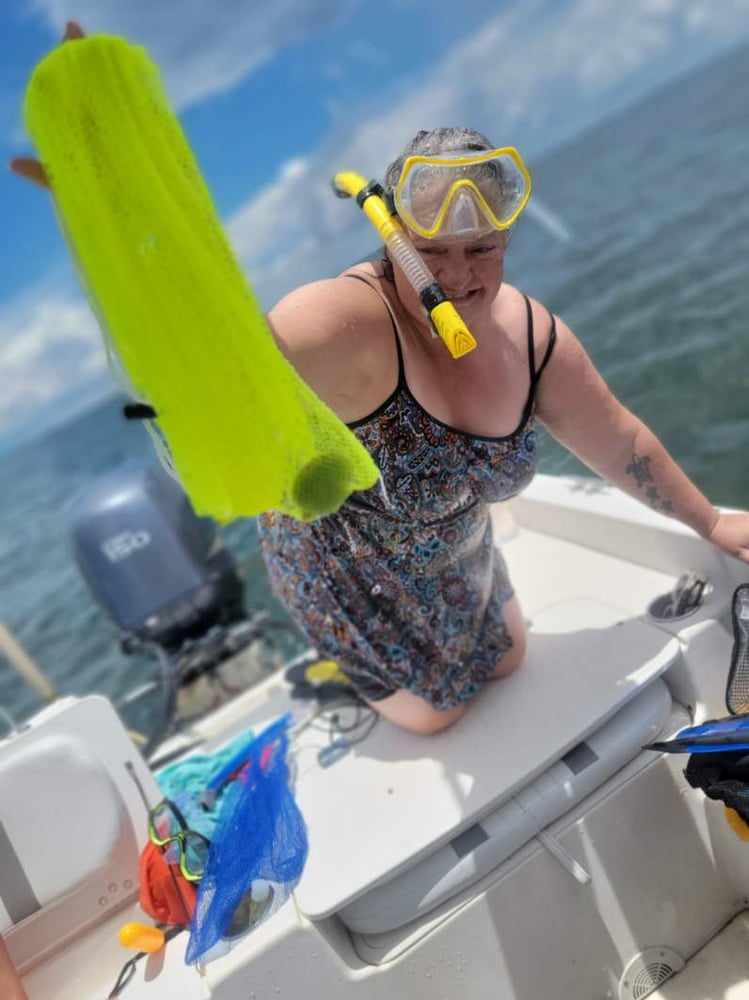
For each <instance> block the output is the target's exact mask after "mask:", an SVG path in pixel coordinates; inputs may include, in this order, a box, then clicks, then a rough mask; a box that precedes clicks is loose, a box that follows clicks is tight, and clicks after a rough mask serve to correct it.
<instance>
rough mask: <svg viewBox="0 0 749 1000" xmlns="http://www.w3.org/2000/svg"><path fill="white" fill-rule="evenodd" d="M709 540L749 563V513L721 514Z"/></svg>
mask: <svg viewBox="0 0 749 1000" xmlns="http://www.w3.org/2000/svg"><path fill="white" fill-rule="evenodd" d="M707 538H708V541H711V542H712V543H713V545H717V546H718V548H719V549H722V550H723V551H724V552H728V554H729V555H732V556H736V558H737V559H741V560H742V561H743V562H745V563H749V513H746V512H744V511H742V512H740V513H738V512H737V513H735V514H720V515H719V516H718V520H717V521H716V522H715V526H714V527H713V529H712V531H711V532H710V534H709V535H708V536H707Z"/></svg>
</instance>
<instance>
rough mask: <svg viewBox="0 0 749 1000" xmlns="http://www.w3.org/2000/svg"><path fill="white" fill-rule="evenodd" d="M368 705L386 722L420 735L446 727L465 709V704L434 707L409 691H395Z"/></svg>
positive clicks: (437, 731)
mask: <svg viewBox="0 0 749 1000" xmlns="http://www.w3.org/2000/svg"><path fill="white" fill-rule="evenodd" d="M370 705H371V706H372V708H373V709H374V710H375V711H376V712H378V713H379V714H380V715H381V716H382V717H383V718H384V719H387V720H388V722H392V723H393V724H394V725H396V726H400V728H401V729H408V730H409V732H412V733H418V734H419V735H421V736H432V735H434V734H435V733H439V732H441V731H442V730H443V729H447V728H448V727H449V726H452V725H453V723H455V722H457V721H458V719H459V718H460V717H461V716H462V715H463V713H464V712H465V710H466V706H465V705H455V706H454V707H453V708H447V709H444V710H442V709H439V708H435V707H434V705H430V704H429V702H428V701H425V700H424V699H423V698H419V697H418V695H415V694H411V692H410V691H396V692H395V694H391V695H390V696H389V697H387V698H383V699H382V700H381V701H373V702H370Z"/></svg>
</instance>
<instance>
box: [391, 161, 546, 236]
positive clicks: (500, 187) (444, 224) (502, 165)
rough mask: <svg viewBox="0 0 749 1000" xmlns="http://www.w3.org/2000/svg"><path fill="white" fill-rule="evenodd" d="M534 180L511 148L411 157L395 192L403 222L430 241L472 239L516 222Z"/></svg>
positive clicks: (398, 210) (396, 208)
mask: <svg viewBox="0 0 749 1000" xmlns="http://www.w3.org/2000/svg"><path fill="white" fill-rule="evenodd" d="M530 194H531V178H530V174H529V173H528V171H527V169H526V167H525V164H524V163H523V161H522V159H521V158H520V154H519V153H518V151H517V150H516V149H514V148H513V147H511V146H506V147H504V148H502V149H491V150H487V151H482V152H478V153H470V152H468V153H467V152H464V151H460V152H455V153H443V154H441V155H439V156H409V157H408V158H407V159H406V160H405V162H404V164H403V168H402V170H401V173H400V176H399V178H398V181H397V183H396V185H395V188H394V189H393V192H392V197H393V203H394V207H395V210H396V212H397V213H398V217H399V218H400V220H401V222H403V224H404V225H405V226H407V227H408V229H410V230H411V232H412V233H415V234H416V235H418V236H421V237H422V238H423V239H427V240H440V241H448V240H467V239H471V238H474V237H477V236H482V235H484V234H486V233H489V232H492V231H493V230H499V231H502V230H505V229H509V227H510V226H511V225H512V224H513V223H514V222H515V220H516V219H517V218H518V216H519V215H520V213H521V212H522V211H523V209H524V208H525V206H526V203H527V202H528V199H529V197H530Z"/></svg>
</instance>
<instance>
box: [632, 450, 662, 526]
mask: <svg viewBox="0 0 749 1000" xmlns="http://www.w3.org/2000/svg"><path fill="white" fill-rule="evenodd" d="M624 471H625V472H626V473H627V475H628V476H633V477H634V480H635V482H636V483H637V488H638V489H641V488H642V487H643V486H644V485H645V483H651V484H652V485H650V486H648V488H647V489H646V490H645V496H646V497H647V499H648V501H649V502H650V506H651V507H652V508H653V510H657V511H660V512H661V514H673V513H674V505H673V503H672V502H671V501H670V500H663V499H662V497H661V496H660V494H659V493H658V490H657V489H656V487H655V485H654V480H653V474H652V472H651V471H650V456H649V455H633V456H632V461H631V462H630V463H629V465H627V466H626V467H625V469H624Z"/></svg>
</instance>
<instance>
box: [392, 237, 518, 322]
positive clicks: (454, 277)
mask: <svg viewBox="0 0 749 1000" xmlns="http://www.w3.org/2000/svg"><path fill="white" fill-rule="evenodd" d="M409 236H410V237H411V240H412V242H413V244H414V246H415V247H416V249H417V250H418V252H419V254H420V255H421V258H422V260H423V261H424V263H425V264H426V265H427V267H428V268H429V270H430V271H431V272H432V274H433V275H434V277H435V279H436V281H437V282H439V284H440V286H441V287H442V290H443V292H444V293H445V295H447V297H448V298H449V299H450V300H451V301H452V303H453V305H454V306H455V308H456V309H457V310H458V312H459V313H460V315H461V316H462V317H463V319H464V320H465V321H466V323H467V324H468V325H469V326H470V322H471V320H472V319H473V320H477V319H479V318H480V317H481V314H482V312H483V313H484V314H485V315H488V314H489V311H490V310H491V307H492V305H493V303H494V300H495V299H496V297H497V295H498V293H499V289H500V288H501V286H502V279H503V277H504V254H505V248H506V246H507V233H506V232H499V231H497V230H492V231H491V232H490V233H487V234H485V235H483V236H480V237H476V238H474V239H471V240H467V241H460V242H452V241H447V242H440V241H439V240H425V239H422V238H421V237H420V236H417V235H416V234H415V233H409ZM394 272H395V284H396V289H397V291H398V296H399V298H400V300H401V302H402V303H403V305H404V306H405V308H406V310H407V311H408V312H409V313H410V314H411V315H412V316H414V317H416V318H419V319H422V320H423V316H424V312H423V309H422V306H421V303H420V301H419V297H418V295H417V294H416V292H415V291H414V289H413V287H412V286H411V284H410V283H409V282H408V280H407V279H406V277H405V275H404V274H403V273H402V272H401V271H400V269H399V268H398V266H397V265H395V267H394Z"/></svg>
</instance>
